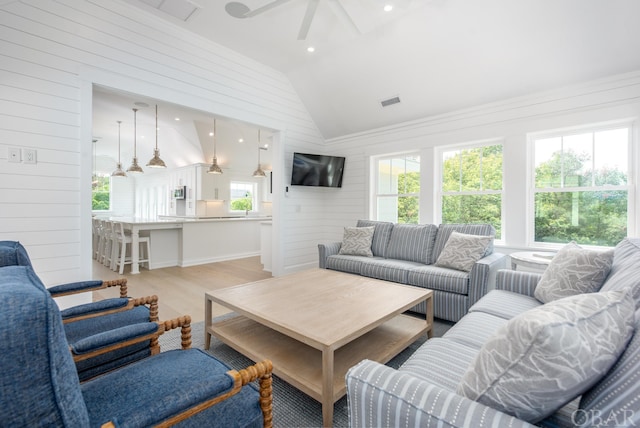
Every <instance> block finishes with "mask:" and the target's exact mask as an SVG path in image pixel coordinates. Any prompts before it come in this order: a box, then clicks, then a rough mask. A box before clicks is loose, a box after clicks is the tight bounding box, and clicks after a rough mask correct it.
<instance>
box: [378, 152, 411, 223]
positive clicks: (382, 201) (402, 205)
mask: <svg viewBox="0 0 640 428" xmlns="http://www.w3.org/2000/svg"><path fill="white" fill-rule="evenodd" d="M419 197H420V156H418V155H403V156H394V157H390V158H384V159H378V161H377V165H376V219H377V220H380V221H391V222H394V223H415V224H417V223H418V221H419V202H420V199H419Z"/></svg>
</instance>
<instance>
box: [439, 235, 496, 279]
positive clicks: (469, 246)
mask: <svg viewBox="0 0 640 428" xmlns="http://www.w3.org/2000/svg"><path fill="white" fill-rule="evenodd" d="M491 242H493V236H482V235H467V234H465V233H459V232H456V231H453V232H451V235H449V239H448V240H447V243H446V244H445V246H444V248H443V249H442V252H441V253H440V255H439V256H438V260H436V263H435V265H436V266H440V267H446V268H451V269H456V270H461V271H464V272H469V271H470V270H471V268H472V267H473V265H474V264H475V263H476V262H477V261H478V260H480V259H481V258H482V257H483V256H484V254H485V253H486V251H487V248H488V247H489V245H490V244H491Z"/></svg>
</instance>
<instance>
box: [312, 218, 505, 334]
mask: <svg viewBox="0 0 640 428" xmlns="http://www.w3.org/2000/svg"><path fill="white" fill-rule="evenodd" d="M357 226H358V227H367V226H375V231H374V234H373V242H372V244H371V251H372V253H373V257H365V256H353V255H341V254H339V252H340V247H341V244H342V243H341V242H334V243H330V244H320V245H318V252H319V266H320V268H323V269H333V270H338V271H342V272H349V273H354V274H358V275H363V276H368V277H371V278H377V279H383V280H386V281H393V282H398V283H401V284H408V285H414V286H416V287H423V288H429V289H432V290H433V296H434V299H433V302H434V316H435V317H437V318H441V319H445V320H449V321H458V320H460V319H461V318H462V317H463V316H464V315H465V314H466V313H467V311H468V310H469V308H470V307H471V305H473V304H474V303H475V302H477V301H478V299H480V298H481V297H482V296H484V295H485V294H486V293H487V291H488V287H489V283H490V281H491V280H492V279H493V278H494V277H495V273H496V272H497V271H498V269H501V268H504V267H505V266H506V256H505V255H504V254H500V253H496V252H494V251H493V242H492V243H491V245H489V248H488V249H487V251H486V252H485V255H484V257H483V258H481V259H480V260H478V261H477V262H476V263H475V265H474V266H473V268H472V269H471V271H470V272H463V271H459V270H455V269H449V268H444V267H439V266H434V265H433V263H435V261H436V260H437V259H438V256H439V255H440V253H441V252H442V249H443V248H444V246H445V244H446V242H447V240H448V239H449V236H450V235H451V233H452V232H453V231H456V232H459V233H465V234H470V235H484V236H495V229H494V228H493V226H491V225H489V224H441V225H440V226H436V225H433V224H421V225H418V224H394V223H389V222H379V221H372V220H358V223H357ZM413 310H414V311H416V312H419V313H426V308H425V307H424V303H422V304H421V305H418V306H416V307H415V308H413Z"/></svg>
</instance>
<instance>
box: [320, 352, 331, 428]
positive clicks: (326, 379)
mask: <svg viewBox="0 0 640 428" xmlns="http://www.w3.org/2000/svg"><path fill="white" fill-rule="evenodd" d="M322 425H323V426H325V427H331V426H333V349H330V348H324V350H323V351H322Z"/></svg>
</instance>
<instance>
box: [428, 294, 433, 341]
mask: <svg viewBox="0 0 640 428" xmlns="http://www.w3.org/2000/svg"><path fill="white" fill-rule="evenodd" d="M427 323H428V324H429V332H428V333H427V337H428V338H429V339H431V338H432V337H433V294H430V295H429V297H427Z"/></svg>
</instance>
